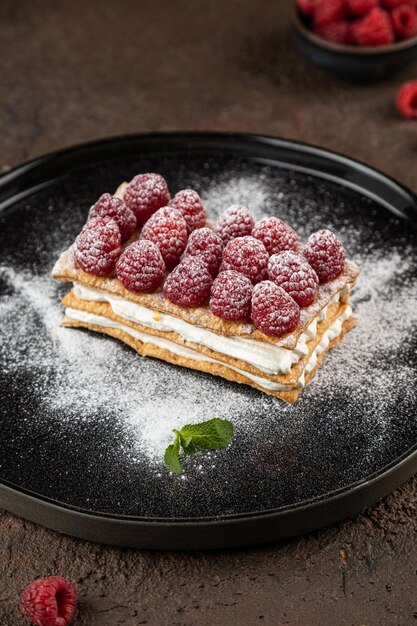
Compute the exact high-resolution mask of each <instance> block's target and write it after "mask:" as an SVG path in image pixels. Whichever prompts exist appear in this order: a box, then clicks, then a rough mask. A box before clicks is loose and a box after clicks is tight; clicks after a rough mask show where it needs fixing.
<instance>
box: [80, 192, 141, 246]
mask: <svg viewBox="0 0 417 626" xmlns="http://www.w3.org/2000/svg"><path fill="white" fill-rule="evenodd" d="M93 217H111V218H112V219H114V221H115V222H116V224H117V225H118V227H119V230H120V234H121V236H122V241H127V240H128V239H129V238H130V237H131V236H132V235H133V231H134V230H135V228H136V216H135V214H134V213H133V211H132V210H131V209H129V207H128V206H127V205H126V204H125V203H124V202H123V200H121V199H120V198H117V197H116V196H111V195H110V194H109V193H103V195H101V196H100V198H99V199H98V200H97V202H96V203H95V204H93V206H92V207H91V209H90V210H89V212H88V219H89V220H90V219H92V218H93Z"/></svg>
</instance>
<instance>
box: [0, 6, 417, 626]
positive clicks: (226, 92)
mask: <svg viewBox="0 0 417 626" xmlns="http://www.w3.org/2000/svg"><path fill="white" fill-rule="evenodd" d="M289 15H290V10H289V2H284V1H283V0H256V1H252V2H249V1H248V2H243V1H242V0H241V1H240V2H239V1H238V0H229V1H228V2H227V0H226V1H225V0H223V1H220V0H207V1H206V2H204V3H203V2H199V1H196V0H194V1H193V0H188V1H187V0H174V1H172V2H163V1H162V0H142V1H141V2H138V1H136V2H135V1H134V0H119V1H118V2H116V1H115V0H114V1H113V2H111V1H106V0H102V1H101V2H98V1H90V2H85V1H84V2H83V1H82V0H72V2H65V1H64V0H56V1H55V2H53V1H50V2H47V1H43V2H41V1H36V0H33V1H32V2H16V1H12V0H2V2H1V4H0V42H1V43H0V45H1V59H2V60H1V64H0V76H1V81H0V86H1V88H0V128H1V139H2V142H1V143H2V152H1V157H0V165H1V166H3V168H5V169H6V168H7V167H8V166H12V165H14V164H17V163H19V162H20V161H22V160H26V159H29V158H32V157H35V156H37V155H40V154H43V153H45V152H48V151H51V150H55V149H58V148H61V147H64V146H68V145H71V144H73V143H77V142H82V141H87V140H90V139H95V138H99V137H106V136H108V135H117V134H123V133H131V132H141V131H159V130H227V131H230V130H235V131H245V132H254V133H265V134H271V135H277V136H281V137H286V138H291V139H299V140H302V141H307V142H311V143H315V144H318V145H322V146H324V147H326V148H332V149H335V150H339V151H341V152H344V153H346V154H348V155H351V156H353V157H356V158H359V159H362V160H364V161H366V162H368V163H369V164H372V165H375V166H377V167H378V168H380V169H382V170H384V171H385V172H387V173H389V174H391V175H393V176H395V177H397V178H398V179H399V180H401V181H403V182H404V183H406V184H408V185H410V186H411V187H413V186H414V189H417V180H416V173H417V172H416V150H417V123H413V122H407V121H405V120H402V119H401V118H400V117H399V115H398V114H397V113H396V111H395V108H394V105H393V99H394V96H395V92H396V89H397V87H398V86H399V85H400V84H401V83H402V82H403V81H405V80H408V79H411V78H413V77H415V78H417V65H414V67H409V68H408V69H407V70H406V71H404V72H403V73H402V74H400V75H398V76H396V77H395V78H393V79H390V80H388V81H386V82H384V83H380V84H376V85H367V86H363V85H362V86H358V85H356V86H355V85H351V84H346V83H343V82H341V81H339V80H337V79H334V78H332V77H330V76H328V75H326V74H323V73H321V72H320V71H319V70H317V69H315V68H314V67H312V66H310V65H309V64H308V63H307V61H305V60H304V59H302V58H301V57H300V56H299V55H298V53H297V52H296V51H295V50H294V47H293V45H292V42H291V37H290V34H289ZM0 445H1V443H0ZM416 502H417V480H416V479H412V480H410V481H409V482H408V483H407V484H406V485H404V486H403V487H402V488H400V489H398V490H397V491H396V492H395V493H394V494H393V495H392V496H390V497H388V498H386V499H385V500H384V501H383V502H381V503H379V504H378V505H377V506H374V507H372V508H370V509H368V510H366V511H364V512H363V513H362V514H360V515H357V516H356V517H354V518H352V519H350V520H348V521H346V522H344V523H341V524H338V525H337V526H334V527H332V528H329V529H327V530H323V531H320V532H316V533H313V534H311V535H309V536H306V537H303V538H299V539H295V540H293V541H289V542H284V543H278V544H274V545H271V544H270V545H266V546H263V547H258V548H254V549H244V550H243V549H242V550H233V551H228V552H216V553H194V554H173V553H156V552H155V553H153V552H148V551H147V552H139V551H133V550H119V549H116V548H111V547H104V546H100V545H96V544H91V543H87V542H82V541H78V540H75V539H71V538H69V537H65V536H61V535H59V534H58V533H55V532H51V531H48V530H45V529H43V528H40V527H37V526H35V525H33V524H31V523H28V522H25V521H23V520H22V519H18V518H16V517H13V516H12V515H9V514H8V513H5V512H3V513H1V514H0V624H1V625H2V626H20V625H21V624H22V625H23V624H26V623H27V622H26V620H25V619H24V618H23V617H21V615H20V612H19V608H18V601H19V594H20V592H21V590H22V588H23V587H24V586H25V585H26V584H27V583H28V582H30V581H31V580H33V579H35V578H38V577H43V576H48V575H62V576H67V577H69V578H71V579H72V580H73V581H74V582H75V583H76V585H77V588H78V590H79V596H80V609H79V612H78V616H77V618H76V620H75V622H74V623H75V624H76V625H78V626H80V625H82V626H90V625H91V626H110V625H113V624H125V625H129V626H133V625H136V624H149V625H152V626H154V625H155V626H156V625H168V624H179V625H184V626H185V625H187V626H191V625H192V624H193V625H198V626H205V625H207V626H209V625H210V626H212V625H219V626H220V625H221V626H227V625H231V624H233V625H235V624H236V625H240V624H245V625H252V624H258V623H259V624H268V625H269V624H271V625H273V626H277V625H280V624H291V625H292V626H300V625H301V626H304V625H305V626H327V625H329V626H335V625H339V624H341V625H342V624H343V625H349V626H351V625H352V626H374V625H375V626H404V625H406V624H415V623H417V593H416V583H417V576H416V574H417V541H416V540H417V535H416V531H417V517H416Z"/></svg>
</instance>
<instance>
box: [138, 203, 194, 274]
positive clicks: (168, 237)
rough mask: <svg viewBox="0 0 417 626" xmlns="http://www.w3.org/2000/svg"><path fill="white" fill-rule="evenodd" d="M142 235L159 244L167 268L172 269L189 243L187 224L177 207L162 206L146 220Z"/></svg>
mask: <svg viewBox="0 0 417 626" xmlns="http://www.w3.org/2000/svg"><path fill="white" fill-rule="evenodd" d="M140 237H141V239H148V240H149V241H153V243H155V244H156V245H157V246H158V248H159V249H160V251H161V254H162V257H163V259H164V261H165V265H166V267H167V269H171V268H173V267H174V266H175V265H176V264H177V263H178V262H179V260H180V258H181V255H182V253H183V252H184V250H185V246H186V245H187V238H188V231H187V224H186V223H185V220H184V218H183V216H182V215H181V213H180V212H179V211H178V210H177V209H174V208H173V207H171V206H166V207H162V208H161V209H158V211H157V212H156V213H154V215H152V217H150V218H149V220H148V221H147V222H146V224H145V225H144V227H143V229H142V232H141V234H140Z"/></svg>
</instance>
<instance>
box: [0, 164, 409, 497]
mask: <svg viewBox="0 0 417 626" xmlns="http://www.w3.org/2000/svg"><path fill="white" fill-rule="evenodd" d="M272 175H273V176H274V181H275V184H276V182H277V180H278V182H279V183H280V177H279V176H276V175H275V174H274V173H273V172H272V173H271V171H270V170H268V168H265V169H264V170H263V171H262V173H261V174H260V175H259V176H258V177H255V176H253V175H251V174H247V175H246V174H244V173H242V172H240V173H238V174H234V175H233V176H231V175H230V174H229V176H228V177H226V176H224V177H223V178H221V179H220V180H219V181H218V182H217V181H216V180H215V179H211V178H210V176H209V175H208V174H207V173H206V174H204V177H203V178H202V179H201V180H200V185H199V186H197V185H196V189H197V191H198V192H199V193H200V194H201V195H202V198H203V200H204V202H205V205H206V206H207V209H208V212H209V218H210V219H214V218H215V217H216V215H218V213H219V211H221V210H222V209H223V208H224V207H225V206H229V205H230V204H232V203H242V204H245V205H247V206H248V207H249V208H250V210H251V211H252V212H253V213H254V215H255V216H256V218H257V219H259V218H261V217H264V216H267V215H271V214H273V213H274V212H277V214H278V216H279V217H280V218H282V219H284V220H288V222H289V223H290V225H291V226H292V227H293V228H295V230H296V231H297V233H298V234H299V235H300V237H301V238H302V239H303V240H304V241H305V239H306V237H307V236H308V234H310V233H311V232H312V231H313V230H315V229H317V228H324V227H329V228H331V229H334V230H335V232H336V234H339V235H340V236H341V237H342V239H343V241H344V243H345V244H346V247H347V249H348V253H349V255H353V260H355V261H356V262H357V263H358V264H359V265H360V267H361V270H362V274H361V277H360V279H359V282H358V285H357V287H356V290H355V292H354V295H353V298H352V302H353V306H354V312H355V314H356V315H357V316H358V318H359V323H358V326H357V328H355V329H354V330H353V331H352V332H350V333H349V335H348V336H347V338H346V339H345V341H344V342H343V343H342V344H341V346H340V347H339V348H338V349H336V350H334V351H333V352H332V353H331V354H329V355H328V357H327V358H326V360H325V363H324V365H323V366H322V368H321V369H320V370H319V372H318V374H317V375H316V377H315V379H314V380H313V382H312V383H311V385H310V386H309V387H308V388H307V389H305V390H304V391H303V393H302V395H301V396H300V399H299V401H298V403H297V404H296V405H294V406H289V405H284V404H283V403H281V402H280V401H279V400H277V399H275V398H271V397H269V396H266V395H263V394H261V393H260V392H256V391H253V390H250V389H248V388H246V387H244V386H240V385H237V384H232V383H228V382H226V381H223V380H221V379H218V378H215V377H213V376H209V375H205V374H201V373H198V372H192V371H188V370H185V369H182V368H177V367H175V366H171V365H169V364H165V363H162V362H159V361H156V360H153V359H144V358H141V357H139V356H138V355H137V354H136V353H134V352H133V351H132V350H130V349H128V348H127V347H125V346H123V345H122V344H120V343H118V342H117V341H116V340H113V339H110V338H107V337H103V336H99V335H96V334H93V333H88V332H85V331H82V330H76V329H68V328H62V327H60V325H59V324H60V321H61V319H62V310H61V308H60V305H59V299H60V297H61V296H62V294H63V293H65V291H66V289H67V287H65V286H64V287H63V286H62V285H57V284H55V283H54V281H52V279H51V278H50V276H49V272H48V271H47V270H42V272H41V273H40V274H39V273H37V271H32V270H31V269H30V268H26V269H18V268H16V267H15V266H14V265H13V263H12V262H11V261H10V259H9V260H8V259H7V258H6V259H5V260H4V262H2V264H0V286H2V288H1V289H0V317H1V325H0V358H1V374H2V376H3V377H5V378H6V379H7V380H11V381H12V380H13V379H14V378H15V379H16V380H21V379H22V375H24V374H25V372H30V373H31V376H32V377H33V375H34V373H35V374H36V376H37V399H38V407H37V410H36V413H34V414H33V415H31V417H30V419H29V418H28V424H27V428H28V436H29V433H30V432H33V431H34V430H36V423H37V422H40V421H42V420H43V421H44V422H46V423H48V420H50V422H51V424H53V428H54V429H56V431H57V433H59V432H61V431H62V432H64V431H65V432H67V431H68V430H69V429H74V430H76V429H77V428H79V425H80V424H85V425H87V426H88V425H89V424H90V420H91V419H92V417H91V416H92V415H93V414H94V415H97V414H101V415H102V417H101V418H100V419H101V420H102V421H101V423H102V425H103V427H104V425H105V423H106V420H107V422H108V423H109V420H110V421H111V420H115V421H116V422H117V437H116V436H115V438H114V441H112V444H111V447H112V454H113V455H114V459H115V462H116V460H117V459H118V462H119V461H120V459H123V462H124V463H129V464H131V466H132V467H134V466H135V465H136V464H137V463H143V462H144V461H145V462H146V463H147V464H148V466H149V467H150V468H152V471H153V472H154V476H155V480H159V479H160V480H161V481H163V480H165V478H166V474H167V473H166V470H165V469H164V466H163V452H164V449H165V447H166V446H167V445H168V444H169V443H170V442H171V440H172V437H173V434H172V429H174V428H180V427H181V426H183V425H184V424H186V423H192V422H200V421H204V420H206V419H210V418H212V417H221V418H225V419H230V420H231V421H232V422H233V423H234V425H235V429H236V434H235V437H234V440H233V442H232V446H231V447H230V451H231V453H232V452H233V446H235V447H239V446H242V445H243V448H244V449H242V450H241V454H240V456H241V457H242V458H244V455H245V454H247V453H248V452H247V451H248V450H249V447H250V446H257V445H258V443H257V442H262V444H264V443H265V442H266V443H268V445H269V444H270V445H272V444H273V443H274V442H277V441H280V442H281V443H282V442H285V441H288V440H289V439H291V438H293V439H294V437H293V434H294V433H298V434H297V437H296V439H297V438H302V435H301V434H300V433H310V435H309V439H311V445H314V432H315V431H316V430H318V429H319V428H322V431H321V432H325V433H326V434H327V435H328V436H329V441H331V440H332V439H333V440H334V438H337V437H338V433H339V432H342V433H343V436H344V437H349V436H350V433H351V434H352V436H355V437H360V438H361V446H362V449H365V453H364V454H363V455H362V457H361V459H360V461H358V462H357V466H358V465H360V464H362V465H363V468H364V469H365V470H366V468H367V467H368V466H369V465H370V464H371V462H372V460H373V459H375V458H378V457H379V456H380V455H382V451H383V449H384V446H385V445H386V444H387V443H388V440H387V437H388V436H390V433H391V431H390V424H391V422H390V420H391V418H392V415H393V413H394V411H393V408H395V407H398V405H399V404H400V405H401V407H402V408H403V411H404V415H406V414H407V415H408V413H409V412H410V411H411V409H412V408H413V407H415V403H416V391H415V388H414V387H415V379H416V360H415V357H416V353H415V332H416V328H417V306H416V302H417V280H416V260H415V256H414V254H415V253H414V250H413V248H412V247H411V246H410V245H409V244H408V243H405V242H402V241H401V240H400V239H399V238H398V237H397V239H396V240H395V242H394V241H393V242H392V245H388V246H387V244H386V239H384V238H383V237H382V236H381V235H380V233H379V231H378V228H379V226H378V225H377V226H375V225H374V223H373V221H372V220H373V217H372V213H371V212H370V217H369V221H368V222H367V223H366V224H365V225H364V224H363V223H362V224H361V225H360V226H357V227H356V226H355V223H354V221H353V220H352V221H350V220H349V219H347V218H346V219H341V216H343V212H344V207H343V201H340V204H339V205H337V204H335V202H334V197H335V194H334V192H333V193H332V194H330V195H326V194H327V191H326V186H325V185H324V184H323V193H321V191H320V184H319V186H318V189H319V191H318V193H317V189H316V188H315V191H314V189H310V188H309V187H308V186H307V187H305V188H300V187H298V186H297V185H295V184H293V182H292V179H288V177H287V178H285V180H284V178H283V179H282V185H281V186H280V191H279V192H277V190H276V188H275V187H274V188H273V189H272V187H271V184H270V181H271V178H272ZM189 186H190V187H192V186H194V185H193V181H192V180H191V181H190V183H189ZM204 187H205V188H206V191H205V192H204V191H203V188H204ZM171 191H172V192H175V191H176V189H173V190H171ZM362 210H363V209H362ZM39 245H40V246H41V248H42V250H41V252H40V253H39V257H40V258H44V257H45V250H46V249H48V247H49V252H50V266H51V267H52V265H53V263H54V261H55V259H56V257H57V256H58V252H59V250H58V249H57V247H58V245H59V246H60V245H61V242H60V239H59V237H58V238H57V237H56V236H55V235H54V245H50V242H49V241H48V239H47V237H46V238H45V240H44V241H41V240H40V243H39ZM16 384H17V383H16ZM340 399H342V400H343V402H340ZM317 407H319V408H320V414H319V415H317ZM57 416H58V417H57ZM320 420H325V425H323V424H322V423H321V421H320ZM359 421H360V423H359ZM51 427H52V426H51ZM311 433H313V434H312V435H311ZM242 442H243V444H242ZM291 445H296V446H299V445H300V444H299V441H298V439H297V442H296V443H294V441H292V444H291ZM303 445H304V448H305V449H307V448H308V446H309V445H310V444H309V440H304V443H303ZM245 450H246V452H245ZM255 456H256V454H255ZM245 458H246V457H245ZM228 459H229V452H228V450H225V451H220V452H218V453H212V454H202V455H201V456H199V458H198V459H189V460H187V461H186V463H185V468H186V471H185V477H186V479H187V480H188V479H191V478H192V476H193V475H194V474H195V473H201V472H203V473H205V475H206V479H207V480H208V478H207V477H208V476H212V480H213V481H214V483H213V484H212V488H213V489H216V488H218V489H220V488H221V487H220V485H218V486H217V487H216V486H215V483H216V481H218V469H216V468H218V467H219V464H220V465H221V467H222V468H223V470H224V469H225V468H227V467H228V462H229V461H228ZM230 459H231V460H230V463H232V462H235V461H234V460H233V458H232V454H231V455H230ZM245 462H246V461H245ZM251 463H252V461H249V464H251ZM252 466H253V464H252V465H250V467H252ZM357 466H356V467H354V468H352V476H356V472H357V471H358V467H357ZM229 469H230V471H232V469H233V468H232V467H230V468H229ZM304 495H305V494H304ZM226 508H227V507H226Z"/></svg>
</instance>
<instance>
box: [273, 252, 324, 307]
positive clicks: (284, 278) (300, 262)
mask: <svg viewBox="0 0 417 626" xmlns="http://www.w3.org/2000/svg"><path fill="white" fill-rule="evenodd" d="M268 274H269V278H270V279H271V280H272V281H273V282H274V283H275V284H276V285H278V286H279V287H282V289H284V291H286V292H287V293H288V294H289V295H290V296H291V297H292V298H293V299H294V300H295V301H296V302H297V304H299V305H300V306H308V305H309V304H311V303H312V302H313V301H314V298H315V296H316V293H317V286H318V284H319V279H318V276H317V274H316V272H315V271H314V270H313V268H312V267H311V265H310V264H309V263H308V262H307V260H306V259H305V257H303V256H302V255H301V254H297V253H296V252H293V251H292V250H286V251H285V252H280V253H279V254H273V255H272V256H271V258H270V259H269V263H268Z"/></svg>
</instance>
